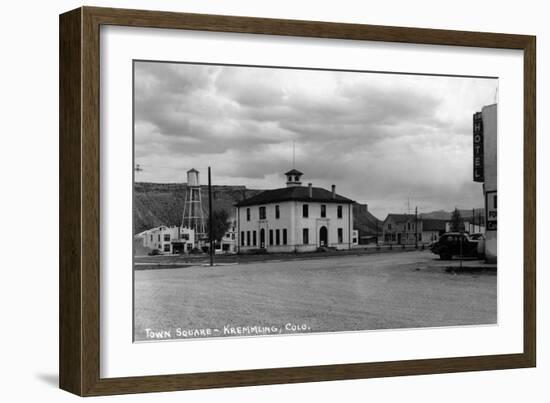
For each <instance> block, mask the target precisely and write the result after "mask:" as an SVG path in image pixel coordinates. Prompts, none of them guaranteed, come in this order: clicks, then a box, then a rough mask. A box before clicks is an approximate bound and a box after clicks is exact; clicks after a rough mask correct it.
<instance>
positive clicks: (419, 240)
mask: <svg viewBox="0 0 550 403" xmlns="http://www.w3.org/2000/svg"><path fill="white" fill-rule="evenodd" d="M418 242H422V234H418Z"/></svg>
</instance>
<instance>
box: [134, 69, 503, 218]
mask: <svg viewBox="0 0 550 403" xmlns="http://www.w3.org/2000/svg"><path fill="white" fill-rule="evenodd" d="M134 68H135V76H134V77H135V84H134V85H135V103H134V107H135V122H134V124H135V163H136V164H140V165H141V167H142V168H143V171H141V172H138V173H137V175H136V180H137V181H144V182H159V183H167V182H185V181H186V177H185V175H186V171H187V170H188V169H190V168H193V167H194V168H196V169H198V170H200V171H202V172H203V173H204V175H203V178H206V175H205V174H206V169H207V167H208V166H209V165H210V166H212V176H213V182H214V183H215V184H228V185H245V186H247V187H249V188H257V189H272V188H278V187H283V186H285V178H284V175H283V174H284V172H286V171H287V170H289V169H291V168H292V160H293V152H292V150H293V146H292V144H293V142H294V143H295V155H296V157H295V158H296V164H295V167H296V168H297V169H299V170H300V171H302V172H304V177H303V178H302V179H303V182H304V184H307V183H308V182H312V183H313V184H314V186H320V187H326V188H329V189H330V185H331V184H333V183H334V184H336V191H337V193H339V194H342V195H344V196H346V197H349V198H351V199H354V200H356V201H358V202H361V203H368V204H369V209H370V210H371V212H373V213H374V214H375V215H377V216H378V217H379V218H381V219H383V218H384V217H385V216H386V214H387V213H389V212H396V213H397V212H406V211H407V200H410V205H411V207H412V208H414V206H418V208H419V212H422V211H424V212H428V211H433V210H439V209H444V210H451V209H453V208H454V207H455V206H456V207H459V208H472V207H481V206H482V205H483V197H482V190H481V184H479V183H474V182H472V114H473V113H474V112H476V111H479V110H481V107H483V106H484V105H487V104H491V103H494V102H495V97H496V89H497V86H498V80H496V79H484V78H460V77H434V76H419V75H400V74H380V73H364V72H361V73H357V72H340V71H338V72H336V71H312V70H297V69H277V68H254V67H239V66H209V65H193V64H176V63H155V62H136V63H135V65H134Z"/></svg>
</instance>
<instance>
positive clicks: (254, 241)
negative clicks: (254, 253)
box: [252, 231, 256, 246]
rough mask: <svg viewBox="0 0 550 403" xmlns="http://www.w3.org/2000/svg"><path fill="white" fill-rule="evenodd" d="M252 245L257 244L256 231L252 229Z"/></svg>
mask: <svg viewBox="0 0 550 403" xmlns="http://www.w3.org/2000/svg"><path fill="white" fill-rule="evenodd" d="M252 246H256V231H252Z"/></svg>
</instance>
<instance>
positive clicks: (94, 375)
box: [59, 7, 536, 396]
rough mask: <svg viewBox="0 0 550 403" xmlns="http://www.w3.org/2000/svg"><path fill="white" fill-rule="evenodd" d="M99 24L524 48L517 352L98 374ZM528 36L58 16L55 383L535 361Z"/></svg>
mask: <svg viewBox="0 0 550 403" xmlns="http://www.w3.org/2000/svg"><path fill="white" fill-rule="evenodd" d="M102 25H120V26H131V27H149V28H171V29H185V30H202V31H214V32H226V33H227V32H230V33H251V34H268V35H286V36H302V37H316V38H335V39H352V40H359V41H361V40H369V41H381V42H401V43H413V44H433V45H450V46H455V45H456V46H468V47H481V48H498V49H519V50H523V52H524V56H523V60H524V65H523V66H524V77H523V79H524V100H523V105H524V132H523V138H524V154H523V155H524V217H523V223H524V244H523V250H524V256H523V259H524V267H523V279H524V289H523V296H524V306H523V315H524V325H523V343H524V348H523V353H521V354H504V355H489V356H468V357H454V358H441V359H421V360H407V361H392V362H374V363H359V364H357V363H354V364H342V365H323V366H307V367H291V368H276V369H254V370H239V371H227V372H211V373H192V374H173V375H158V376H140V377H128V378H101V377H100V354H99V352H100V315H99V301H100V299H99V290H100V277H99V261H100V260H99V245H100V243H99V240H100V236H101V234H100V230H99V228H100V226H99V220H100V214H99V204H100V197H99V189H100V172H99V159H100V148H99V138H100V137H99V131H100V126H99V113H100V112H99V111H100V101H99V99H100V97H99V91H100V89H99V88H100V87H99V74H100V64H99V63H100V62H99V60H100V58H99V52H100V49H99V46H100V45H99V44H100V41H99V35H100V26H102ZM535 43H536V42H535V37H534V36H526V35H509V34H497V33H483V32H461V31H447V30H436V29H418V28H402V27H389V26H374V25H356V24H340V23H329V22H315V21H295V20H278V19H265V18H250V17H230V16H220V15H201V14H185V13H172V12H159V11H142V10H122V9H109V8H95V7H81V8H78V9H75V10H73V11H69V12H67V13H65V14H62V15H61V16H60V86H59V91H60V115H59V116H60V255H59V258H60V277H59V279H60V280H59V281H60V282H59V285H60V294H59V300H60V316H59V319H60V344H59V354H60V355H59V361H60V387H61V388H62V389H64V390H66V391H69V392H72V393H75V394H77V395H81V396H94V395H110V394H121V393H140V392H160V391H171V390H188V389H200V388H219V387H234V386H248V385H264V384H280V383H296V382H315V381H327V380H343V379H358V378H371V377H387V376H402V375H418V374H435V373H449V372H459V371H481V370H496V369H508V368H525V367H533V366H535V363H536V347H535V346H536V310H535V301H536V295H535V255H536V250H535V244H536V238H535V237H536V221H535V207H536V205H535V203H536V173H535V166H536V162H535V161H536V160H535V132H536V129H535V121H536V119H535V113H536V95H535V89H536V85H535V83H536V78H535V75H536V72H535V60H536V56H535V55H536V50H535V49H536V48H535V46H536V45H535Z"/></svg>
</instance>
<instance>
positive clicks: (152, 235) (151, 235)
mask: <svg viewBox="0 0 550 403" xmlns="http://www.w3.org/2000/svg"><path fill="white" fill-rule="evenodd" d="M151 242H153V234H151Z"/></svg>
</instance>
